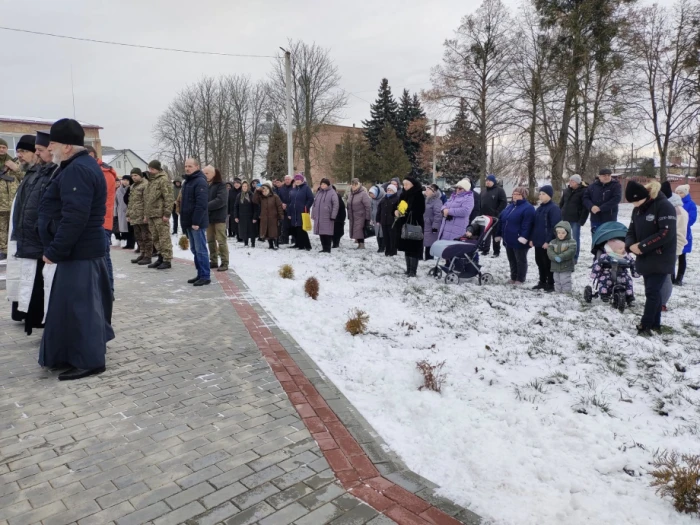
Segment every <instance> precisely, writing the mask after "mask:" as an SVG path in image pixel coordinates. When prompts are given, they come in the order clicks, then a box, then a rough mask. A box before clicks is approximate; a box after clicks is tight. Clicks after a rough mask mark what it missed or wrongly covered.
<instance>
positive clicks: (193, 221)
mask: <svg viewBox="0 0 700 525" xmlns="http://www.w3.org/2000/svg"><path fill="white" fill-rule="evenodd" d="M180 199H181V201H180V224H181V225H182V231H183V232H184V233H185V235H187V238H188V239H189V241H190V250H191V251H192V253H193V254H194V266H195V268H197V277H195V278H193V279H190V280H189V281H187V282H188V283H189V284H193V285H194V286H204V285H207V284H211V274H210V273H209V250H208V248H207V236H206V232H207V226H209V211H208V208H209V185H208V184H207V178H206V176H205V175H204V173H202V170H201V169H200V167H199V162H198V161H197V160H195V159H192V158H190V159H187V160H186V161H185V183H184V184H183V185H182V191H181V193H180Z"/></svg>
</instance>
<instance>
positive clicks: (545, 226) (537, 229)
mask: <svg viewBox="0 0 700 525" xmlns="http://www.w3.org/2000/svg"><path fill="white" fill-rule="evenodd" d="M553 196H554V188H552V186H550V185H549V184H545V185H544V186H542V187H541V188H540V205H539V207H538V208H537V210H536V211H535V222H534V225H533V227H532V237H531V240H530V246H532V247H533V248H535V262H536V263H537V269H538V270H539V273H540V280H539V281H538V283H537V284H536V285H535V286H533V288H532V289H533V290H544V291H545V292H553V291H554V274H553V273H552V261H550V260H549V256H548V255H547V248H549V243H550V242H551V240H552V239H554V236H555V235H556V233H555V231H554V227H555V226H556V225H557V223H558V222H559V221H561V210H560V209H559V206H557V205H556V204H555V203H554V201H553V200H552V197H553Z"/></svg>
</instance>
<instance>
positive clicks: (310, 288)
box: [304, 277, 319, 301]
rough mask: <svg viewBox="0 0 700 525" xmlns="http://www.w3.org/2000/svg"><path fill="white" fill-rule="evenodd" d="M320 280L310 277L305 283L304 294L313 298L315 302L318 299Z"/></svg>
mask: <svg viewBox="0 0 700 525" xmlns="http://www.w3.org/2000/svg"><path fill="white" fill-rule="evenodd" d="M318 289H319V285H318V279H316V277H309V278H308V279H307V280H306V282H305V283H304V292H306V295H308V296H309V297H311V298H312V299H313V300H314V301H315V300H316V299H318Z"/></svg>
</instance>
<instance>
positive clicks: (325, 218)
mask: <svg viewBox="0 0 700 525" xmlns="http://www.w3.org/2000/svg"><path fill="white" fill-rule="evenodd" d="M339 209H340V203H339V201H338V194H337V193H336V192H335V190H334V189H333V187H332V186H331V181H330V180H328V179H321V187H320V188H319V189H318V191H317V192H316V197H315V199H314V205H313V207H312V208H311V219H312V220H313V223H314V234H315V235H318V236H320V237H321V247H322V248H323V249H322V250H321V252H322V253H331V246H332V244H333V234H334V233H335V224H334V221H335V219H336V218H337V217H338V210H339Z"/></svg>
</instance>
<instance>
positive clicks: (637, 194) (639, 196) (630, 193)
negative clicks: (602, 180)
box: [625, 180, 649, 202]
mask: <svg viewBox="0 0 700 525" xmlns="http://www.w3.org/2000/svg"><path fill="white" fill-rule="evenodd" d="M648 198H649V190H647V189H646V188H645V187H644V186H642V185H641V184H639V183H638V182H637V181H636V180H631V181H629V182H628V183H627V187H626V188H625V199H627V202H637V201H641V200H644V199H648Z"/></svg>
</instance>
